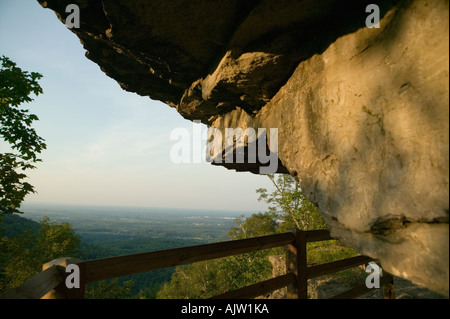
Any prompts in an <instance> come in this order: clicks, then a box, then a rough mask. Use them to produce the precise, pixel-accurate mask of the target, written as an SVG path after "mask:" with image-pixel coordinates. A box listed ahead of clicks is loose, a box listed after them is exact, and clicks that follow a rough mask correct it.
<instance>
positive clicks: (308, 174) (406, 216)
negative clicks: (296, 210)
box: [39, 0, 449, 295]
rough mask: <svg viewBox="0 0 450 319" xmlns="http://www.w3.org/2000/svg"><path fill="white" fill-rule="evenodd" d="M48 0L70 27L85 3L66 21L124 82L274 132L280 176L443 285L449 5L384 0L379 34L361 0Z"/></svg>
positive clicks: (190, 108) (369, 251)
mask: <svg viewBox="0 0 450 319" xmlns="http://www.w3.org/2000/svg"><path fill="white" fill-rule="evenodd" d="M39 2H40V3H41V4H42V5H43V6H44V7H48V8H51V9H53V10H54V11H55V12H56V13H57V15H58V17H59V18H60V19H61V20H62V21H64V18H65V17H66V16H67V13H65V7H66V6H67V5H68V4H69V3H78V4H79V6H80V8H81V27H80V28H79V29H72V31H73V32H75V33H76V34H77V36H78V37H79V38H80V40H81V41H82V43H83V45H84V47H85V48H86V50H87V57H88V58H89V59H91V60H93V61H94V62H96V63H97V64H98V65H99V66H100V67H101V68H102V70H103V71H104V72H105V73H106V74H107V75H108V76H110V77H112V78H114V79H115V80H117V81H118V82H119V83H120V85H121V86H122V87H123V88H124V89H126V90H128V91H132V92H136V93H138V94H140V95H144V96H149V97H151V98H152V99H157V100H161V101H163V102H165V103H167V104H168V105H170V106H172V107H176V108H177V110H178V112H179V113H180V114H182V115H183V116H184V117H185V118H187V119H190V120H197V119H199V120H201V121H202V122H203V123H206V124H208V125H209V126H210V127H211V128H217V129H218V130H220V131H222V132H224V130H225V128H237V127H240V128H243V129H246V128H253V129H255V130H257V129H258V128H266V129H267V130H269V129H271V128H277V129H278V145H274V143H272V145H270V144H271V142H270V140H269V141H268V144H269V145H270V147H271V149H272V150H273V151H274V152H276V151H277V152H278V158H279V167H278V172H288V173H289V174H291V175H293V176H295V177H296V178H297V179H298V180H299V181H300V183H301V186H302V188H303V190H304V192H305V193H306V194H307V195H308V197H309V199H310V200H312V201H313V202H315V203H316V204H317V205H318V207H319V210H320V212H321V214H322V216H323V217H324V218H325V219H326V221H327V223H328V226H329V228H330V230H331V234H332V235H333V236H334V237H336V238H338V239H340V240H341V241H342V242H343V243H345V244H347V245H348V246H350V247H353V248H355V249H356V250H358V251H359V252H360V253H362V254H366V255H368V256H371V257H374V258H378V259H380V260H381V262H382V265H383V268H384V269H386V270H387V271H389V272H391V273H392V274H394V275H396V276H400V277H403V278H405V279H408V280H411V281H412V282H414V283H416V284H420V285H424V286H427V287H429V288H430V289H433V290H435V291H437V292H439V293H443V294H446V295H448V285H449V284H448V283H449V246H448V244H449V226H448V216H449V186H448V185H449V183H448V177H449V170H448V168H449V162H448V157H449V138H448V137H449V134H448V132H449V107H448V104H449V96H448V91H449V90H448V80H449V78H448V63H449V57H448V40H449V33H448V32H449V29H448V26H449V20H448V9H449V8H448V6H449V2H448V1H447V0H403V1H379V5H380V8H381V15H382V20H381V22H380V28H379V29H377V28H372V29H369V28H366V27H365V19H366V16H367V15H368V13H366V12H365V8H366V5H367V4H368V3H370V2H371V1H359V0H358V1H356V0H355V1H345V2H344V1H337V0H324V1H315V0H303V1H301V0H277V1H275V0H260V1H257V0H252V1H250V0H249V1H237V0H236V1H235V0H229V1H214V2H211V1H206V0H203V1H200V0H191V1H183V0H177V1H162V0H161V1H144V0H134V1H129V0H128V1H100V0H97V1H89V2H88V1H86V0H83V1H82V0H78V1H74V0H59V1H57V0H48V1H43V0H39ZM343 3H345V4H343ZM275 146H277V147H275ZM221 165H224V166H226V167H229V168H231V169H236V170H249V171H252V172H257V168H258V165H259V163H256V164H252V163H242V164H238V163H234V164H227V163H222V164H221Z"/></svg>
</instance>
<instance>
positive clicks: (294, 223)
mask: <svg viewBox="0 0 450 319" xmlns="http://www.w3.org/2000/svg"><path fill="white" fill-rule="evenodd" d="M268 177H269V178H270V180H271V181H272V184H273V185H274V186H275V189H274V190H273V191H272V192H271V193H269V192H268V191H267V189H265V188H259V189H257V190H256V192H257V193H259V194H260V195H259V198H258V200H259V201H261V200H264V201H265V202H266V203H267V204H269V207H268V212H270V213H272V214H275V215H278V217H279V218H280V219H281V220H282V221H283V222H282V224H281V225H280V226H279V227H278V228H279V231H286V230H288V229H292V228H297V229H301V230H313V229H324V228H325V226H326V224H325V221H324V220H323V218H322V217H321V216H320V215H319V212H318V210H317V206H316V205H314V204H313V203H312V202H310V201H309V200H308V199H307V198H306V197H305V195H304V194H303V192H302V190H301V188H300V185H299V183H298V182H297V181H296V180H295V179H294V178H293V177H292V176H290V175H285V174H281V175H278V178H275V175H268Z"/></svg>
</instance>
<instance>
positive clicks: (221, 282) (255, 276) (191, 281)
mask: <svg viewBox="0 0 450 319" xmlns="http://www.w3.org/2000/svg"><path fill="white" fill-rule="evenodd" d="M274 218H275V215H273V214H271V213H257V214H253V215H252V216H250V217H248V218H244V216H240V217H239V218H237V219H236V220H235V223H236V226H233V227H231V228H230V231H229V232H228V234H227V236H228V237H229V238H230V239H243V238H249V237H256V236H263V235H268V234H272V233H274V232H275V231H276V220H275V219H274ZM270 252H271V250H263V251H256V252H252V253H246V254H240V255H236V256H230V257H226V258H220V259H215V260H208V261H203V262H198V263H194V264H192V265H188V266H179V267H176V269H175V272H174V274H173V275H172V278H171V281H170V282H168V283H165V284H164V285H163V287H162V289H161V290H160V291H159V292H158V294H157V298H161V299H202V298H209V297H213V296H216V295H220V294H222V293H225V292H227V291H231V290H235V289H238V288H241V287H244V286H248V285H252V284H255V283H258V282H261V281H263V280H265V279H268V278H270V276H271V275H272V265H271V264H270V262H269V260H268V256H269V255H270Z"/></svg>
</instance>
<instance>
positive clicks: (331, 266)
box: [306, 256, 373, 279]
mask: <svg viewBox="0 0 450 319" xmlns="http://www.w3.org/2000/svg"><path fill="white" fill-rule="evenodd" d="M372 260H373V259H372V258H370V257H367V256H356V257H351V258H347V259H344V260H337V261H333V262H329V263H326V264H321V265H316V266H311V267H308V268H307V271H306V276H307V277H308V279H311V278H316V277H320V276H324V275H328V274H331V273H335V272H338V271H341V270H344V269H348V268H352V267H356V266H359V265H363V264H366V263H368V262H369V261H372Z"/></svg>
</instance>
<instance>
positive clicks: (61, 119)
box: [0, 0, 271, 212]
mask: <svg viewBox="0 0 450 319" xmlns="http://www.w3.org/2000/svg"><path fill="white" fill-rule="evenodd" d="M0 55H5V56H7V57H9V58H10V59H11V60H13V61H14V62H16V63H17V65H18V66H19V67H20V68H22V69H23V70H26V71H30V72H31V71H33V72H39V73H41V74H43V76H44V77H43V79H42V80H41V81H40V85H41V86H42V88H43V90H44V94H43V95H40V96H38V97H37V98H36V99H35V101H34V102H32V103H31V104H29V105H26V107H27V108H29V109H30V111H31V113H34V114H36V115H38V116H39V119H40V120H39V121H38V122H35V125H34V127H35V128H36V130H37V133H38V134H39V135H40V136H42V137H43V138H44V139H45V140H46V143H47V147H48V149H47V150H45V151H44V152H43V153H42V156H41V158H42V159H43V162H42V163H39V164H38V169H36V170H33V171H29V172H28V176H29V180H28V181H29V182H30V183H31V184H32V185H34V186H35V190H36V191H37V194H33V195H29V196H28V197H27V198H26V202H27V203H38V202H39V203H63V204H83V205H118V206H149V207H175V208H196V209H209V208H217V209H220V210H237V211H255V212H256V211H263V210H264V209H265V208H266V204H265V203H260V202H258V201H257V198H258V196H257V194H256V192H255V190H256V189H257V188H259V187H265V188H270V189H271V184H270V181H269V179H268V178H267V177H266V176H257V175H254V174H251V173H237V172H234V171H229V170H226V169H225V168H222V167H215V166H211V165H210V164H207V163H201V164H196V163H191V164H188V163H186V164H174V163H172V161H171V160H170V149H171V148H172V147H173V145H174V144H175V143H176V142H175V141H171V140H170V133H171V131H172V130H173V129H175V128H180V127H182V128H187V129H188V130H189V131H192V127H193V123H192V122H190V121H187V120H185V119H183V118H182V117H181V116H180V115H179V114H178V113H177V112H176V110H175V109H172V108H170V107H169V106H167V105H165V104H163V103H161V102H158V101H152V100H150V99H149V98H148V97H141V96H139V95H137V94H134V93H130V92H126V91H124V90H122V89H121V88H120V86H119V85H118V84H117V83H116V82H115V81H114V80H112V79H111V78H109V77H108V76H106V75H105V74H104V73H103V72H102V71H101V70H100V68H99V67H98V66H97V65H96V64H95V63H93V62H91V61H90V60H88V59H87V58H86V57H85V50H84V49H83V47H82V45H81V43H80V42H79V40H78V38H77V37H76V36H75V34H73V33H72V32H71V31H70V30H68V29H67V28H66V27H65V25H64V24H62V23H61V22H60V21H59V20H58V19H57V18H56V15H55V14H54V12H53V11H51V10H49V9H44V8H42V7H41V6H40V5H39V4H38V2H37V0H0ZM5 151H7V145H6V144H5V143H4V142H3V141H0V152H5Z"/></svg>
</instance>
